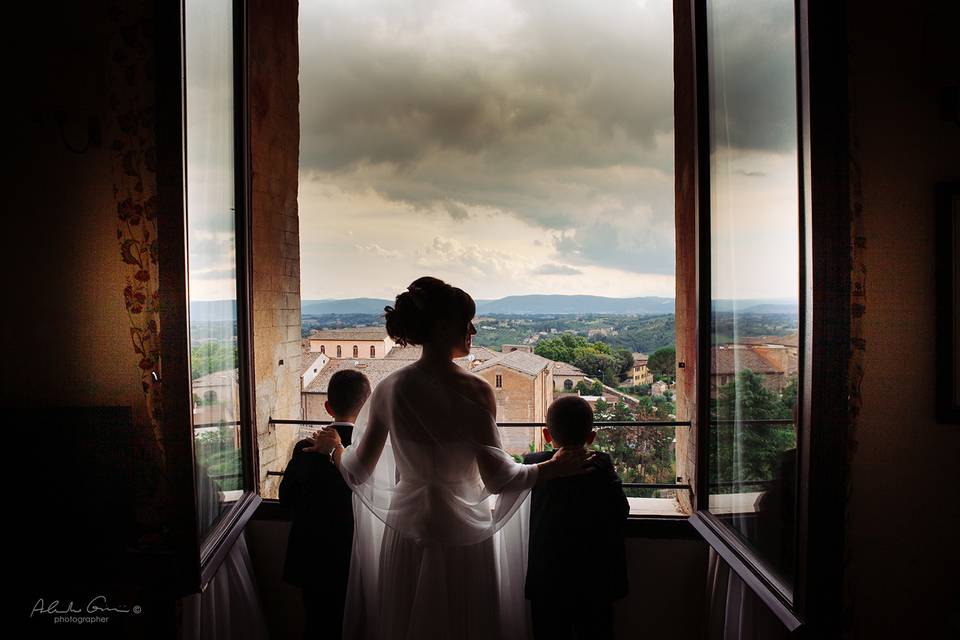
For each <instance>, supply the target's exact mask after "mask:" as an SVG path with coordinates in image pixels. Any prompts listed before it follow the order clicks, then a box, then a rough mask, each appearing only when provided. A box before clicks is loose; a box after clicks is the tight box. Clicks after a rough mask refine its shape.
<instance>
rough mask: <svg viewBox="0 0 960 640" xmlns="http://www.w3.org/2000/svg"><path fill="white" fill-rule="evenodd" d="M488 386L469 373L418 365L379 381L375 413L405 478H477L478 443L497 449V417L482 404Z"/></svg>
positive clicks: (450, 479) (444, 479) (460, 479)
mask: <svg viewBox="0 0 960 640" xmlns="http://www.w3.org/2000/svg"><path fill="white" fill-rule="evenodd" d="M454 366H455V365H454ZM484 384H486V383H485V382H484V381H483V380H482V379H480V378H478V377H476V376H473V375H471V374H470V373H467V372H465V371H453V370H451V371H437V370H435V369H431V368H427V367H423V366H421V365H419V364H413V365H410V366H407V367H404V368H403V369H400V370H398V371H397V372H395V373H394V374H392V375H391V376H389V377H388V378H387V379H385V380H384V381H383V383H381V386H384V389H383V393H382V394H377V395H378V396H380V397H378V398H377V400H378V406H377V409H378V411H381V412H383V413H382V414H381V415H384V416H385V417H386V418H387V424H388V426H389V430H390V441H391V444H392V447H393V449H394V454H395V456H396V459H397V467H398V471H399V474H400V478H401V479H409V480H413V479H417V480H419V481H421V482H430V481H431V480H432V481H439V482H441V483H451V482H453V483H459V482H464V481H469V482H473V481H478V480H479V474H478V471H477V461H476V457H477V450H478V445H480V446H491V445H492V446H496V445H497V443H495V442H493V441H492V439H493V438H494V437H495V436H493V434H492V431H493V430H492V429H491V426H492V424H493V417H492V416H491V415H490V412H489V410H488V409H487V408H486V407H485V406H484V404H483V400H482V398H483V396H482V393H483V391H482V387H481V385H484ZM378 390H379V388H378Z"/></svg>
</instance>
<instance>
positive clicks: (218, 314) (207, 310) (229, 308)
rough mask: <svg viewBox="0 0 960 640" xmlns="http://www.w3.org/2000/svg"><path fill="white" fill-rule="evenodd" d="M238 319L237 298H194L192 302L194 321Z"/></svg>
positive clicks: (191, 311)
mask: <svg viewBox="0 0 960 640" xmlns="http://www.w3.org/2000/svg"><path fill="white" fill-rule="evenodd" d="M236 319H237V301H236V300H194V301H192V302H191V303H190V320H191V321H192V322H210V321H213V322H228V321H233V320H236Z"/></svg>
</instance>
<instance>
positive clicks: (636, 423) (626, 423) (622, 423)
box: [267, 418, 693, 493]
mask: <svg viewBox="0 0 960 640" xmlns="http://www.w3.org/2000/svg"><path fill="white" fill-rule="evenodd" d="M269 424H270V425H290V426H318V427H319V426H325V425H329V424H333V420H285V419H277V418H270V420H269ZM497 426H498V427H503V428H518V429H520V428H528V429H529V428H542V427H544V426H546V423H544V422H498V423H497ZM593 426H594V428H597V429H609V428H613V429H619V428H628V427H641V428H657V427H689V426H691V423H690V421H689V420H608V421H602V422H594V423H593ZM267 475H268V476H283V471H267ZM623 488H624V489H638V490H639V489H649V490H670V489H673V490H677V491H687V492H688V493H691V492H692V491H693V489H692V487H691V486H690V484H689V483H684V482H624V483H623Z"/></svg>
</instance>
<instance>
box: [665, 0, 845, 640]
mask: <svg viewBox="0 0 960 640" xmlns="http://www.w3.org/2000/svg"><path fill="white" fill-rule="evenodd" d="M794 6H795V18H796V60H797V113H798V134H799V135H798V162H799V167H798V169H799V177H800V190H799V203H798V231H799V237H800V238H801V240H802V242H803V246H802V251H801V254H800V265H799V266H800V285H799V292H798V293H799V300H800V318H802V320H803V327H802V331H801V335H800V379H801V380H802V382H803V386H802V395H801V397H800V399H799V402H800V407H799V416H798V425H797V431H798V441H797V451H798V479H797V481H798V486H797V520H796V537H795V540H796V545H797V548H796V551H797V554H796V567H795V572H794V576H795V577H794V580H793V582H792V584H789V585H788V584H784V582H783V581H782V580H781V579H780V578H779V577H778V576H776V575H774V574H773V573H772V572H771V571H770V570H769V569H768V568H767V566H766V565H765V563H764V562H762V561H761V559H760V557H759V556H758V554H757V553H756V552H755V551H753V550H752V549H750V548H749V547H748V546H747V545H746V544H744V543H743V541H742V540H741V539H739V538H738V537H737V536H736V535H735V534H734V533H733V531H732V530H731V529H730V528H729V527H728V526H727V525H725V524H724V523H723V522H721V521H720V520H719V519H718V518H717V517H716V516H714V515H713V514H712V513H710V511H709V509H708V496H709V486H708V485H709V471H708V469H709V467H708V464H709V451H708V447H707V442H708V441H709V440H708V438H707V435H708V428H709V408H710V403H709V394H710V363H709V354H710V353H711V344H710V343H711V332H710V326H711V305H710V297H711V295H710V284H711V274H710V264H711V263H710V241H711V238H710V210H709V203H710V197H709V195H710V173H709V168H710V164H709V163H710V157H709V149H710V147H709V137H708V134H709V132H708V129H707V126H708V123H709V105H708V99H707V96H709V92H708V76H707V69H708V67H707V65H706V64H705V63H706V60H707V35H706V28H705V27H706V0H677V2H676V3H675V7H674V8H675V27H674V36H675V38H678V39H682V42H681V43H678V44H679V46H680V47H681V48H683V47H686V48H687V50H688V55H689V60H687V61H686V62H687V63H688V64H687V65H686V67H683V65H681V67H683V68H681V67H678V71H677V73H680V74H682V73H691V74H692V76H693V77H692V81H691V79H690V78H687V79H686V80H687V82H688V83H689V84H688V86H690V87H691V88H692V91H691V93H692V95H691V96H689V97H688V98H689V99H690V100H692V113H694V114H695V117H694V118H693V119H694V122H692V123H687V124H689V125H692V126H694V128H695V134H694V135H692V136H687V137H686V138H687V139H688V140H689V143H690V144H691V145H692V146H693V148H692V149H678V150H677V153H678V156H679V155H681V154H691V155H692V158H693V159H694V161H693V162H692V171H690V172H687V173H686V174H685V175H683V176H679V175H678V192H680V191H684V190H685V192H687V193H692V194H695V195H694V197H692V198H688V199H687V203H688V206H692V207H693V208H694V212H693V219H694V220H695V229H696V231H695V233H694V234H693V237H691V238H690V239H689V241H690V242H694V243H696V251H695V253H696V258H695V268H694V273H693V274H692V275H693V281H692V282H690V281H688V282H687V283H686V284H687V286H694V287H696V292H697V293H696V300H697V310H696V324H697V326H696V344H697V364H696V396H695V397H696V399H697V401H696V411H695V416H694V420H693V422H694V426H693V428H694V429H695V430H696V440H697V443H698V444H697V452H696V453H697V468H696V491H695V500H694V513H693V515H692V516H691V517H690V524H691V525H693V527H694V528H695V529H696V530H697V531H698V532H699V534H700V535H701V536H702V537H703V538H704V540H706V542H707V543H708V544H709V545H710V546H711V547H712V548H713V549H714V550H715V551H716V552H717V553H718V554H719V555H720V557H721V558H722V559H723V560H724V561H725V562H726V563H727V564H728V565H729V566H730V568H731V569H732V570H733V571H734V572H735V573H736V574H737V575H738V576H739V577H740V578H741V579H742V580H743V581H744V583H745V584H747V585H748V586H749V587H750V589H751V590H752V591H753V592H754V593H755V594H756V595H757V597H758V598H759V599H760V601H762V602H763V603H764V604H765V605H766V606H767V608H769V609H770V611H771V612H772V613H773V614H774V615H775V616H776V617H777V618H778V619H779V620H780V621H781V622H782V623H783V625H784V627H785V628H786V629H787V630H788V631H796V630H797V629H800V628H801V627H803V628H804V631H805V632H807V633H812V634H816V637H828V636H834V635H836V634H838V633H839V625H840V614H841V603H842V577H843V574H842V571H843V549H844V538H843V519H844V506H845V486H846V485H845V457H846V453H845V451H846V434H847V425H848V415H847V412H848V400H847V379H848V371H847V367H848V363H849V351H850V344H849V341H850V279H849V274H850V251H849V245H850V214H849V208H848V207H849V200H848V185H847V175H848V174H847V171H848V168H847V158H848V148H847V144H848V139H849V138H848V131H847V122H846V98H847V96H846V71H847V70H846V66H845V65H844V64H843V61H844V60H846V49H845V28H846V22H845V15H844V9H843V6H842V3H819V4H817V3H810V2H808V0H796V1H795V3H794ZM679 80H680V79H679V78H678V82H679ZM677 112H678V113H681V112H682V110H681V109H678V110H677ZM675 126H676V127H678V128H679V127H683V126H684V123H683V122H679V121H678V122H677V123H676V125H675ZM678 140H679V138H678ZM687 157H690V156H689V155H688V156H687ZM679 202H680V200H679V199H678V203H679ZM682 241H683V239H682V238H681V237H679V236H678V243H679V242H682ZM838 275H839V276H840V277H837V276H838ZM678 298H679V296H678ZM814 371H815V372H817V375H816V376H814V375H813V372H814ZM821 634H822V635H821ZM811 637H814V636H811Z"/></svg>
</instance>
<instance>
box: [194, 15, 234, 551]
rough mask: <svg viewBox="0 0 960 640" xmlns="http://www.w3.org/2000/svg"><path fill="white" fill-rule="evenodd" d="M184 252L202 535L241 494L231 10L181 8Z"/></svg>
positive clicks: (198, 505) (198, 508)
mask: <svg viewBox="0 0 960 640" xmlns="http://www.w3.org/2000/svg"><path fill="white" fill-rule="evenodd" d="M185 25H186V73H187V90H186V94H187V114H186V125H187V126H186V130H187V141H186V147H187V221H188V222H187V243H188V247H189V259H190V270H189V279H190V348H191V371H192V377H193V428H194V450H195V459H196V469H195V472H196V480H197V501H198V504H197V511H198V515H199V526H200V535H201V537H203V535H204V534H205V533H206V532H207V531H209V530H210V528H211V527H212V526H213V525H214V524H215V523H216V522H217V520H218V519H219V518H220V516H221V515H222V514H223V513H225V512H226V511H227V510H228V508H229V507H230V505H231V504H233V503H234V502H236V500H237V499H238V498H239V496H240V495H241V493H242V489H243V486H242V474H241V470H242V467H241V465H242V456H241V452H240V438H239V434H240V429H239V425H240V420H241V417H240V393H239V384H238V362H239V361H238V357H237V356H238V354H237V304H236V301H237V269H236V267H237V252H236V242H237V238H236V211H235V197H236V191H235V186H236V185H235V176H234V109H233V91H234V85H233V3H232V1H231V0H215V1H214V0H205V1H199V0H188V2H187V3H186V11H185Z"/></svg>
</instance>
